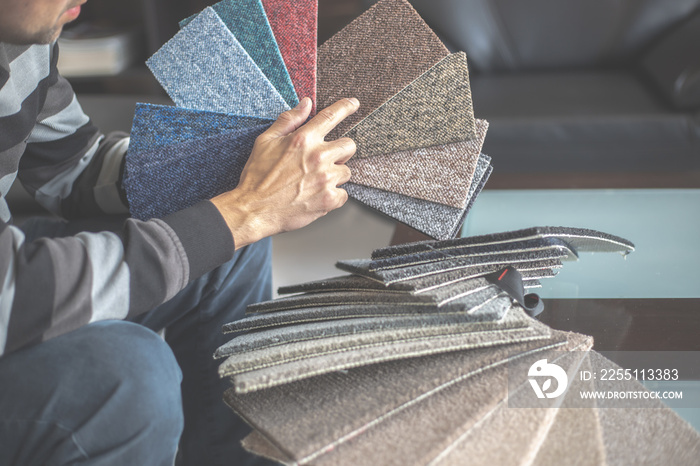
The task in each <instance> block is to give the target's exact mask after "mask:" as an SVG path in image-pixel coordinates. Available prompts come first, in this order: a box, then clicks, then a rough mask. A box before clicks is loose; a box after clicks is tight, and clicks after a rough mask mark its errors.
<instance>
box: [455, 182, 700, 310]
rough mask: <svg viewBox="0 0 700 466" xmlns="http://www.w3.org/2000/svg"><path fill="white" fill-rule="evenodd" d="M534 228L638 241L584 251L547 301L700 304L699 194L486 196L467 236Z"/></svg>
mask: <svg viewBox="0 0 700 466" xmlns="http://www.w3.org/2000/svg"><path fill="white" fill-rule="evenodd" d="M532 226H568V227H580V228H590V229H594V230H600V231H603V232H606V233H610V234H613V235H617V236H621V237H623V238H626V239H628V240H630V241H632V242H633V243H634V244H635V246H636V250H635V251H634V252H632V253H631V254H629V255H628V256H626V257H623V256H621V255H619V254H600V253H598V254H595V253H581V256H580V258H579V260H578V261H576V262H566V263H564V267H563V268H562V269H561V270H560V272H559V274H558V275H557V277H556V278H554V279H549V280H542V288H541V289H538V291H537V293H538V294H539V295H540V296H542V297H543V298H700V267H698V264H700V189H630V190H496V191H493V190H492V191H489V190H486V191H484V192H483V193H481V195H480V196H479V198H478V199H477V201H476V202H475V204H474V206H473V208H472V211H471V212H470V213H469V215H468V217H467V221H466V223H465V226H464V229H463V236H472V235H480V234H485V233H493V232H497V231H508V230H516V229H521V228H527V227H532Z"/></svg>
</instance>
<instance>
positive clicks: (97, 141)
mask: <svg viewBox="0 0 700 466" xmlns="http://www.w3.org/2000/svg"><path fill="white" fill-rule="evenodd" d="M83 1H84V0H78V1H76V0H0V7H1V8H2V14H0V194H1V196H0V287H1V288H0V464H3V465H4V464H42V465H43V464H75V463H80V464H120V465H121V464H124V465H126V464H128V465H160V464H172V463H173V461H174V458H175V455H176V451H179V452H178V458H179V460H180V461H181V462H182V463H184V464H198V465H212V464H236V462H237V461H239V460H242V459H243V458H244V457H243V456H242V454H241V450H240V445H239V441H240V438H241V437H242V436H243V435H245V428H244V426H243V425H242V423H241V421H238V420H237V419H236V418H235V416H234V415H233V414H232V413H230V412H229V411H228V410H227V409H226V408H225V406H224V405H223V403H222V402H221V396H222V391H223V388H224V387H225V385H226V384H225V383H223V382H222V381H219V380H218V378H217V374H216V365H217V362H215V361H213V360H212V357H211V355H212V353H213V351H214V349H215V348H216V347H217V346H219V345H220V344H221V343H222V342H223V340H224V337H223V336H222V335H221V331H220V329H221V325H222V324H223V323H225V322H227V321H231V320H234V319H236V318H240V317H241V315H242V313H243V311H244V308H245V306H246V305H247V304H248V303H250V302H253V301H259V300H262V299H268V298H269V296H270V290H269V289H270V264H269V259H270V243H269V240H265V238H268V237H269V236H271V235H274V234H276V233H279V232H282V231H287V230H293V229H297V228H301V227H303V226H305V225H307V224H309V223H310V222H312V221H313V220H315V219H316V218H318V217H320V216H322V215H324V214H326V213H327V212H328V211H330V210H332V209H335V208H337V207H340V206H341V205H343V204H344V203H345V201H346V200H347V194H346V192H345V191H344V190H342V189H339V188H337V186H339V185H341V184H343V183H344V182H346V181H347V180H348V179H349V177H350V171H349V169H348V168H347V167H346V166H345V165H344V163H345V162H346V161H347V160H348V159H349V158H350V157H351V156H352V155H353V154H354V152H355V145H354V143H353V142H352V141H351V140H349V139H340V140H337V141H334V142H325V141H324V137H325V136H326V134H327V133H328V132H329V131H330V130H331V129H332V128H334V127H335V126H336V125H337V124H338V123H339V122H340V121H342V120H343V119H344V118H345V117H347V116H348V115H350V114H352V113H353V112H355V111H356V109H357V107H358V105H359V103H358V102H357V100H355V99H344V100H342V101H339V102H337V103H335V104H334V105H332V106H330V107H328V108H327V109H325V110H323V111H321V112H319V114H318V115H317V116H316V117H314V118H313V119H312V120H311V121H309V122H308V123H306V124H305V125H304V124H303V123H304V122H305V121H306V119H307V117H308V116H309V113H310V110H311V101H310V100H309V99H308V98H305V99H302V101H301V103H300V104H299V106H297V107H296V108H295V109H293V110H290V111H288V112H285V113H283V114H282V115H280V117H279V119H278V120H277V121H276V122H275V123H274V124H273V125H272V127H271V128H270V129H269V130H268V131H266V132H265V133H264V134H262V135H261V136H260V137H259V138H258V139H257V141H256V143H255V146H254V148H253V151H252V154H251V156H250V159H249V162H248V164H247V165H246V167H245V170H244V172H243V174H242V176H241V179H240V183H239V185H238V187H237V188H236V189H234V190H232V191H230V192H227V193H224V194H222V195H220V196H217V197H215V198H214V199H212V200H210V201H204V202H201V203H199V204H197V205H195V206H193V207H191V208H189V209H186V210H184V211H181V212H177V213H175V214H173V215H170V216H168V217H166V218H164V219H153V220H149V221H147V222H141V221H136V220H133V219H128V220H126V221H125V222H124V223H123V226H121V227H120V229H118V230H117V231H116V232H111V231H97V232H95V233H90V232H87V231H82V230H83V225H84V224H81V223H79V222H77V223H76V222H75V221H71V222H67V223H66V222H63V221H60V222H59V221H56V220H53V221H46V220H44V221H30V222H27V224H26V225H23V226H22V229H20V228H18V227H16V226H13V225H12V224H11V213H10V211H9V208H8V206H7V203H6V202H5V199H4V196H5V195H6V194H7V191H8V189H9V187H10V185H11V184H12V183H13V182H14V180H15V178H18V179H19V181H21V182H22V184H23V185H24V186H25V187H26V188H27V190H28V191H29V192H30V194H32V195H33V196H34V198H35V199H36V200H37V201H39V202H40V203H42V204H43V205H44V206H46V207H47V208H49V209H50V210H52V211H53V212H54V213H57V214H59V215H61V216H63V217H66V218H70V219H79V218H85V217H87V218H94V217H98V216H102V215H105V214H124V213H126V212H127V208H126V201H125V196H124V193H123V191H122V190H121V188H120V179H121V171H122V168H123V159H124V154H125V153H126V151H127V149H128V139H126V138H124V137H122V136H119V135H109V136H107V137H105V136H103V135H101V134H100V133H99V132H98V130H97V129H96V128H95V127H94V126H93V125H92V124H91V122H90V120H89V119H88V118H87V117H86V116H85V115H84V114H83V112H82V110H81V108H80V105H79V104H78V102H77V100H75V96H74V94H73V92H72V90H71V88H70V85H69V84H68V83H67V81H65V80H64V79H63V78H61V77H60V76H59V75H58V72H57V70H56V61H57V54H58V50H57V47H56V46H55V45H54V44H53V43H54V42H55V40H56V39H57V38H58V36H59V34H60V32H61V30H62V28H63V26H64V25H65V24H66V23H68V22H69V21H71V20H73V19H75V18H77V16H78V15H79V13H80V4H81V3H83ZM88 228H89V229H91V230H93V231H95V230H99V228H96V227H95V222H89V223H88ZM128 321H132V322H128ZM133 322H138V324H135V323H133ZM162 329H166V333H165V338H166V340H167V343H168V344H169V345H170V346H168V344H166V343H165V342H163V340H162V339H161V338H160V337H158V336H157V335H156V333H154V332H153V331H154V330H155V331H159V330H162ZM173 356H174V357H173ZM181 380H182V388H180V381H181ZM183 411H184V427H183ZM183 429H184V433H183ZM181 433H182V436H181ZM250 459H251V457H248V460H250Z"/></svg>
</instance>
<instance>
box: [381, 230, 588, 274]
mask: <svg viewBox="0 0 700 466" xmlns="http://www.w3.org/2000/svg"><path fill="white" fill-rule="evenodd" d="M439 244H440V243H437V244H436V245H437V246H439ZM551 248H559V249H561V250H562V251H563V252H565V253H566V255H564V256H562V258H561V259H562V260H577V259H578V254H577V253H576V251H575V250H573V249H572V248H571V246H570V245H569V244H568V243H566V242H564V241H562V240H560V239H559V238H531V239H523V240H519V241H512V242H508V243H499V244H475V245H469V246H460V247H454V248H450V249H446V248H438V249H434V250H428V251H422V252H419V253H415V254H406V255H403V256H395V257H390V258H387V259H376V260H372V261H371V262H370V263H369V270H370V271H379V270H392V269H399V268H402V267H412V266H417V265H421V264H434V263H436V262H441V261H445V260H452V259H458V258H461V257H478V256H490V255H493V254H513V253H518V252H525V251H536V250H538V249H551Z"/></svg>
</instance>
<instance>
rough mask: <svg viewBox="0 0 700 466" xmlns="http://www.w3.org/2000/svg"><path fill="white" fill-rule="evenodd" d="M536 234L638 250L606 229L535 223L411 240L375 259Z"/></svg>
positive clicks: (583, 248) (604, 248)
mask: <svg viewBox="0 0 700 466" xmlns="http://www.w3.org/2000/svg"><path fill="white" fill-rule="evenodd" d="M535 238H558V239H560V240H561V241H565V242H566V243H568V244H569V246H570V247H571V249H573V250H575V251H578V252H618V253H621V254H628V253H630V252H632V251H634V244H633V243H632V242H631V241H629V240H627V239H625V238H621V237H619V236H615V235H611V234H609V233H604V232H602V231H596V230H590V229H587V228H570V227H532V228H525V229H522V230H515V231H506V232H501V233H491V234H487V235H478V236H467V237H464V238H457V239H453V240H446V241H442V242H436V241H419V242H416V243H411V244H399V245H396V246H389V247H386V248H380V249H375V250H374V251H373V252H372V259H374V260H379V259H386V258H390V257H395V256H402V255H406V254H417V253H421V252H427V251H435V250H449V249H452V248H459V247H463V246H474V245H479V244H481V245H486V244H493V245H496V244H507V243H510V242H514V241H522V240H527V239H535Z"/></svg>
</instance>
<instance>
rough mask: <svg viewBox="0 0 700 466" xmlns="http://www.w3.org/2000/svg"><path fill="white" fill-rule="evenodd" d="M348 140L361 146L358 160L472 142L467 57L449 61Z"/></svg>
mask: <svg viewBox="0 0 700 466" xmlns="http://www.w3.org/2000/svg"><path fill="white" fill-rule="evenodd" d="M343 136H345V137H349V138H351V139H352V140H354V141H355V143H356V144H357V152H356V153H355V157H356V158H363V157H371V156H374V155H382V154H390V153H392V152H397V151H406V150H411V149H418V148H421V147H428V146H436V145H438V144H449V143H454V142H460V141H466V140H469V139H473V138H474V137H475V136H476V133H475V129H474V109H473V108H472V98H471V90H470V88H469V72H468V70H467V55H466V54H465V53H464V52H459V53H454V54H452V55H449V56H447V57H445V58H444V59H443V60H442V61H440V63H438V64H437V65H435V66H433V67H432V68H430V69H429V70H428V71H426V72H425V73H423V74H422V75H421V76H420V77H418V78H417V79H416V80H415V81H413V82H412V83H411V84H409V85H408V86H406V87H405V88H404V89H402V90H401V91H400V92H399V93H397V94H396V95H394V96H392V97H391V98H390V99H389V100H387V101H386V102H385V103H384V104H382V105H381V107H379V108H378V109H376V110H375V111H373V112H372V113H370V114H369V115H367V116H366V117H365V119H364V120H362V121H360V122H359V123H358V124H357V125H355V126H354V127H353V128H352V129H350V130H349V131H348V132H347V133H345V134H343Z"/></svg>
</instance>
